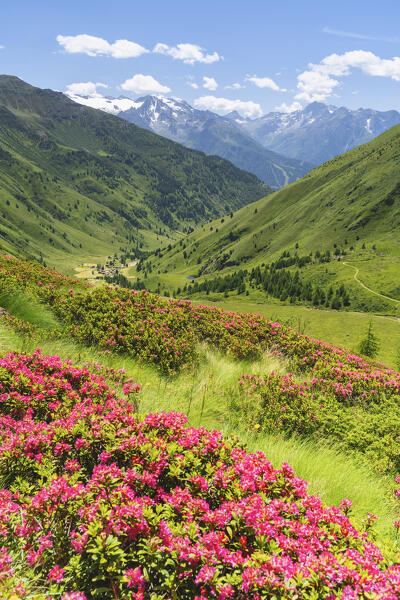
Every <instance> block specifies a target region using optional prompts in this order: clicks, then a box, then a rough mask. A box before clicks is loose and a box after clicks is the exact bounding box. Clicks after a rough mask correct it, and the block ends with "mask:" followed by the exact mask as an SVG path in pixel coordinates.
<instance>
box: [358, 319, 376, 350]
mask: <svg viewBox="0 0 400 600" xmlns="http://www.w3.org/2000/svg"><path fill="white" fill-rule="evenodd" d="M379 348H380V343H379V339H378V338H377V336H376V335H375V333H374V331H373V326H372V321H370V322H369V326H368V330H367V332H366V335H365V337H364V338H363V339H362V340H361V341H360V343H359V345H358V350H359V352H360V354H364V355H365V356H368V357H369V358H375V357H376V356H377V354H378V352H379Z"/></svg>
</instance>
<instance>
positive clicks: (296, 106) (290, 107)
mask: <svg viewBox="0 0 400 600" xmlns="http://www.w3.org/2000/svg"><path fill="white" fill-rule="evenodd" d="M302 108H303V106H302V104H301V103H300V102H297V101H296V100H295V101H294V102H292V104H286V102H283V104H281V105H280V106H277V107H276V108H275V110H278V111H279V112H284V113H291V112H294V111H295V110H301V109H302Z"/></svg>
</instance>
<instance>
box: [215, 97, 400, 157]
mask: <svg viewBox="0 0 400 600" xmlns="http://www.w3.org/2000/svg"><path fill="white" fill-rule="evenodd" d="M227 118H228V119H230V120H231V121H232V122H234V123H235V124H236V125H238V126H239V127H241V128H242V129H243V131H245V132H246V133H248V134H249V135H250V136H251V137H252V138H254V139H255V140H257V141H258V142H259V143H260V144H262V145H263V146H265V147H266V148H269V149H270V150H274V151H275V152H280V153H281V154H284V155H286V156H289V157H291V158H296V159H298V160H306V161H308V162H310V163H313V164H314V165H320V164H322V163H324V162H326V161H327V160H330V159H331V158H334V157H335V156H338V155H339V154H343V153H344V152H347V151H348V150H351V149H352V148H355V147H356V146H360V145H361V144H365V143H366V142H369V141H371V140H372V139H374V138H375V137H377V136H378V135H380V134H381V133H383V132H384V131H386V130H387V129H390V128H391V127H393V126H394V125H398V124H399V123H400V112H398V111H396V110H389V111H386V112H380V111H378V110H372V109H370V108H359V109H358V110H350V109H348V108H346V107H344V106H341V107H340V108H338V107H336V106H329V105H326V104H323V103H321V102H313V103H312V104H309V105H308V106H306V107H305V108H304V109H303V110H296V111H294V112H291V113H282V112H271V113H269V114H267V115H264V116H263V117H259V118H258V119H243V118H242V117H241V116H240V115H238V114H237V113H230V114H229V115H227Z"/></svg>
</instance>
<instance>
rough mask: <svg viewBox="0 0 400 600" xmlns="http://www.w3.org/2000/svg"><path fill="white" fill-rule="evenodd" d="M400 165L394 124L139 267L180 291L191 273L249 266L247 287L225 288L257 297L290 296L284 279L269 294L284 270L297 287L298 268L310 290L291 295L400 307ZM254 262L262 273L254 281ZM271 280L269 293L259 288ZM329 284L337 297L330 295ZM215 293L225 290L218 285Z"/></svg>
mask: <svg viewBox="0 0 400 600" xmlns="http://www.w3.org/2000/svg"><path fill="white" fill-rule="evenodd" d="M399 165H400V127H399V126H396V127H394V128H392V129H390V130H389V131H387V132H386V133H384V134H383V135H381V136H379V137H378V138H376V139H375V140H373V141H372V142H369V143H368V144H365V145H363V146H360V147H359V148H356V149H354V150H352V151H350V152H348V153H346V154H344V155H341V156H339V157H337V158H335V159H333V160H331V161H329V162H327V163H325V164H324V165H322V166H320V167H318V168H316V169H314V170H313V171H311V172H310V173H309V174H308V175H306V176H305V177H303V178H302V179H301V180H299V181H296V182H295V183H293V184H291V185H290V186H287V187H285V188H284V189H282V190H280V191H278V192H276V193H274V194H271V195H270V196H268V197H265V198H263V199H261V200H258V201H257V202H254V203H253V204H251V205H249V206H246V207H244V208H242V209H241V210H239V211H237V212H236V213H234V214H233V215H232V214H231V215H229V216H228V217H225V218H222V219H218V220H215V221H213V222H210V223H207V224H206V225H203V226H201V227H199V228H198V229H197V230H196V231H195V232H193V233H192V234H190V235H189V236H188V237H187V239H186V240H181V241H180V242H179V243H177V244H176V245H174V246H172V247H171V249H170V250H169V251H166V252H165V251H163V252H160V253H157V255H156V256H155V257H154V258H152V259H151V260H150V268H149V266H148V265H149V262H147V263H143V264H142V265H140V267H139V268H141V272H140V273H139V274H138V275H139V276H140V277H141V278H142V280H144V281H145V282H146V284H147V285H148V287H150V289H153V287H154V285H155V284H156V283H157V281H158V279H159V278H161V282H162V283H161V287H162V286H163V285H164V286H165V287H167V288H168V289H170V290H174V289H177V287H180V288H184V286H185V284H186V283H187V277H188V276H195V277H196V282H198V284H199V285H201V284H202V282H205V281H211V280H215V279H216V278H217V277H222V278H223V277H225V276H226V275H227V274H232V273H235V272H238V271H240V270H244V269H246V270H247V271H248V275H247V276H245V280H244V287H243V285H242V286H237V285H231V286H230V287H229V282H228V285H227V288H226V292H227V293H228V294H229V293H230V292H231V291H232V293H234V294H235V295H236V294H237V293H239V295H240V294H242V295H244V294H247V295H250V297H251V298H255V299H257V300H259V301H262V300H263V299H264V300H265V298H266V295H267V296H269V298H270V299H271V298H275V299H276V300H277V302H279V301H286V302H289V301H291V294H292V292H291V291H290V290H289V292H288V294H286V296H285V294H284V293H281V292H282V289H283V288H282V285H283V287H284V284H282V285H281V287H279V285H280V284H279V285H278V284H277V290H278V291H277V290H276V289H275V292H274V293H271V285H272V284H271V281H272V280H273V281H272V283H274V282H275V283H276V280H277V278H278V279H279V278H280V280H282V281H283V280H285V278H286V280H287V281H289V283H287V287H289V288H292V287H293V286H292V284H293V281H292V280H290V277H292V278H293V277H294V276H295V273H296V271H298V273H299V274H298V276H297V277H298V279H299V281H300V283H301V286H303V288H304V289H305V293H304V294H303V296H302V295H301V294H300V295H297V296H296V293H297V291H296V290H295V292H293V294H292V296H293V297H292V300H293V302H292V303H306V304H307V303H308V304H315V305H325V306H327V307H328V306H329V307H333V308H340V307H346V306H348V307H351V308H353V309H356V310H372V311H378V312H384V313H385V312H386V313H390V314H400V313H399V306H400V285H399V284H398V275H399V273H400V237H399V225H400V178H399ZM272 263H275V265H273V266H272V268H271V264H272ZM257 267H260V271H261V276H259V274H256V275H255V276H254V278H253V280H251V279H250V273H251V271H252V269H254V268H257ZM266 267H267V269H266V270H267V275H268V277H267V278H266V277H264V275H265V268H266ZM278 271H279V273H278ZM272 272H274V273H275V274H274V276H273V277H272V280H271V273H272ZM282 273H286V275H282ZM288 273H290V276H289V275H288ZM130 275H131V276H133V275H135V274H134V273H133V272H131V273H130ZM260 277H261V279H260ZM257 278H258V281H257ZM268 278H269V279H268ZM274 278H275V279H274ZM266 279H268V282H267V284H266V285H267V287H268V286H269V287H270V291H269V292H267V293H266V290H265V289H264V288H263V289H261V288H262V285H261V287H260V284H263V282H264V281H266ZM278 283H279V282H278ZM297 283H298V282H297ZM297 283H296V282H294V284H296V285H297ZM269 284H271V285H269ZM190 285H192V286H193V285H194V286H196V283H194V284H190ZM310 286H311V287H310ZM341 286H344V289H345V292H344V293H343V295H342V296H341V297H340V302H339V304H340V306H332V302H333V298H334V296H335V294H336V290H338V289H339V288H340V287H341ZM189 287H190V286H189ZM212 287H214V288H215V285H214V286H211V288H210V289H209V290H208V295H210V293H211V297H212V296H213V292H215V289H212ZM217 287H218V286H217ZM220 287H221V286H220ZM222 287H223V286H222ZM272 287H273V286H272ZM275 287H276V285H275ZM297 287H298V286H297ZM317 287H318V288H319V289H320V291H321V293H322V292H323V294H322V299H323V301H322V302H321V301H318V298H315V297H314V292H315V290H316V288H317ZM203 288H204V286H203ZM278 288H279V289H278ZM330 288H332V292H333V296H332V295H331V296H330V297H329V299H328V294H330V292H329V289H330ZM191 289H193V288H191ZM310 289H311V292H310ZM307 290H308V292H307ZM189 291H190V290H189ZM199 291H202V292H204V291H206V290H205V289H203V290H199ZM292 291H293V290H292ZM184 293H186V289H185V290H184ZM203 295H204V293H203ZM200 296H201V294H200ZM307 296H308V297H307ZM214 297H215V299H218V298H219V297H220V296H218V292H217V293H216V294H214ZM225 297H226V294H225ZM328 300H329V301H328Z"/></svg>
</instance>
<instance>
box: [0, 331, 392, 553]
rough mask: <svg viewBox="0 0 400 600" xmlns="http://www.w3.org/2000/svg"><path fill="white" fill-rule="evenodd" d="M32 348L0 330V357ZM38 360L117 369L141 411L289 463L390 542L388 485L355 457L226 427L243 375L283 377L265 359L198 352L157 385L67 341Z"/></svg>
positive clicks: (147, 375)
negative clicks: (135, 386) (133, 389)
mask: <svg viewBox="0 0 400 600" xmlns="http://www.w3.org/2000/svg"><path fill="white" fill-rule="evenodd" d="M37 343H38V342H37V340H23V339H22V338H20V337H19V336H17V335H16V334H15V333H13V332H12V331H10V330H9V329H8V328H6V327H4V326H1V325H0V352H4V351H7V350H18V351H24V352H31V351H32V350H33V349H34V348H35V346H36V345H37ZM40 347H41V349H42V351H43V352H44V353H45V354H57V355H59V356H60V357H61V358H64V359H67V358H69V359H71V360H72V361H73V362H75V363H77V364H82V363H84V362H100V363H101V364H104V365H106V366H109V367H113V368H115V369H120V368H124V369H125V370H126V374H127V376H128V377H133V378H134V379H135V380H136V381H137V382H138V383H139V384H140V385H141V386H142V389H141V392H140V402H141V404H140V411H141V412H142V413H148V412H157V411H161V410H165V411H171V410H175V411H178V412H184V413H186V414H187V415H188V419H189V423H190V424H191V425H192V426H195V427H198V426H205V427H207V428H209V429H219V430H222V431H223V432H224V434H226V435H229V434H232V435H235V436H237V437H239V438H240V439H241V440H242V441H243V442H245V443H246V444H247V446H248V448H249V450H251V451H262V452H264V453H265V455H266V456H267V458H268V459H269V460H270V461H271V462H272V463H273V464H274V466H276V467H277V466H280V464H281V463H282V462H288V463H289V464H290V465H292V467H293V468H294V469H295V471H296V474H297V475H298V476H299V477H301V478H302V479H305V480H306V481H308V482H309V491H310V492H311V493H312V494H315V495H318V496H319V497H321V498H322V500H323V501H324V502H326V503H327V504H333V505H338V504H339V502H340V501H341V500H342V498H350V499H351V500H352V502H353V504H354V510H353V514H354V518H355V521H356V523H357V524H358V525H359V524H360V522H361V519H362V518H363V517H364V516H365V515H366V513H368V512H369V513H372V514H376V515H377V516H378V521H377V525H376V533H377V540H378V541H381V542H385V541H388V540H391V541H393V539H394V535H395V534H394V528H393V526H392V523H393V521H394V520H395V519H396V518H397V516H396V512H395V508H394V505H393V504H392V503H391V501H390V500H389V499H388V495H387V490H389V488H390V482H389V480H388V479H387V478H385V477H380V476H379V475H377V474H375V473H373V472H372V471H370V470H369V469H368V467H367V466H365V465H364V464H362V463H360V462H359V460H357V458H356V457H354V456H350V455H346V454H344V453H342V452H339V451H337V450H335V448H334V447H328V446H324V445H323V444H321V443H317V442H313V441H304V440H299V439H296V438H289V439H287V438H283V437H276V436H274V435H271V434H266V433H260V434H255V433H254V432H249V431H244V430H241V429H240V428H233V427H232V425H231V424H230V422H229V412H228V408H227V407H228V401H229V400H230V399H231V397H232V395H233V394H237V393H238V386H237V381H238V379H239V378H240V376H241V375H242V374H243V373H266V372H270V371H272V370H274V371H275V372H278V371H280V372H285V369H286V365H285V364H284V363H282V362H279V361H278V360H277V359H276V358H271V357H269V356H265V357H264V358H263V359H262V360H260V361H255V362H252V363H250V362H245V361H235V360H233V359H230V358H229V357H227V356H225V355H222V354H219V353H216V352H213V351H211V350H206V349H205V348H203V349H202V355H201V361H200V363H199V364H198V365H197V366H196V367H195V368H190V369H187V370H186V371H184V372H182V373H181V374H180V375H178V376H176V377H164V376H163V375H161V374H160V373H158V372H157V371H156V370H155V369H154V368H153V367H149V366H145V365H139V364H138V363H137V362H136V361H135V360H134V359H132V358H130V357H128V356H120V355H116V354H99V352H98V350H96V349H95V348H88V347H84V346H80V345H78V344H75V343H74V342H72V341H69V340H66V339H57V340H54V341H52V340H47V341H46V340H45V341H43V343H41V344H40Z"/></svg>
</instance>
